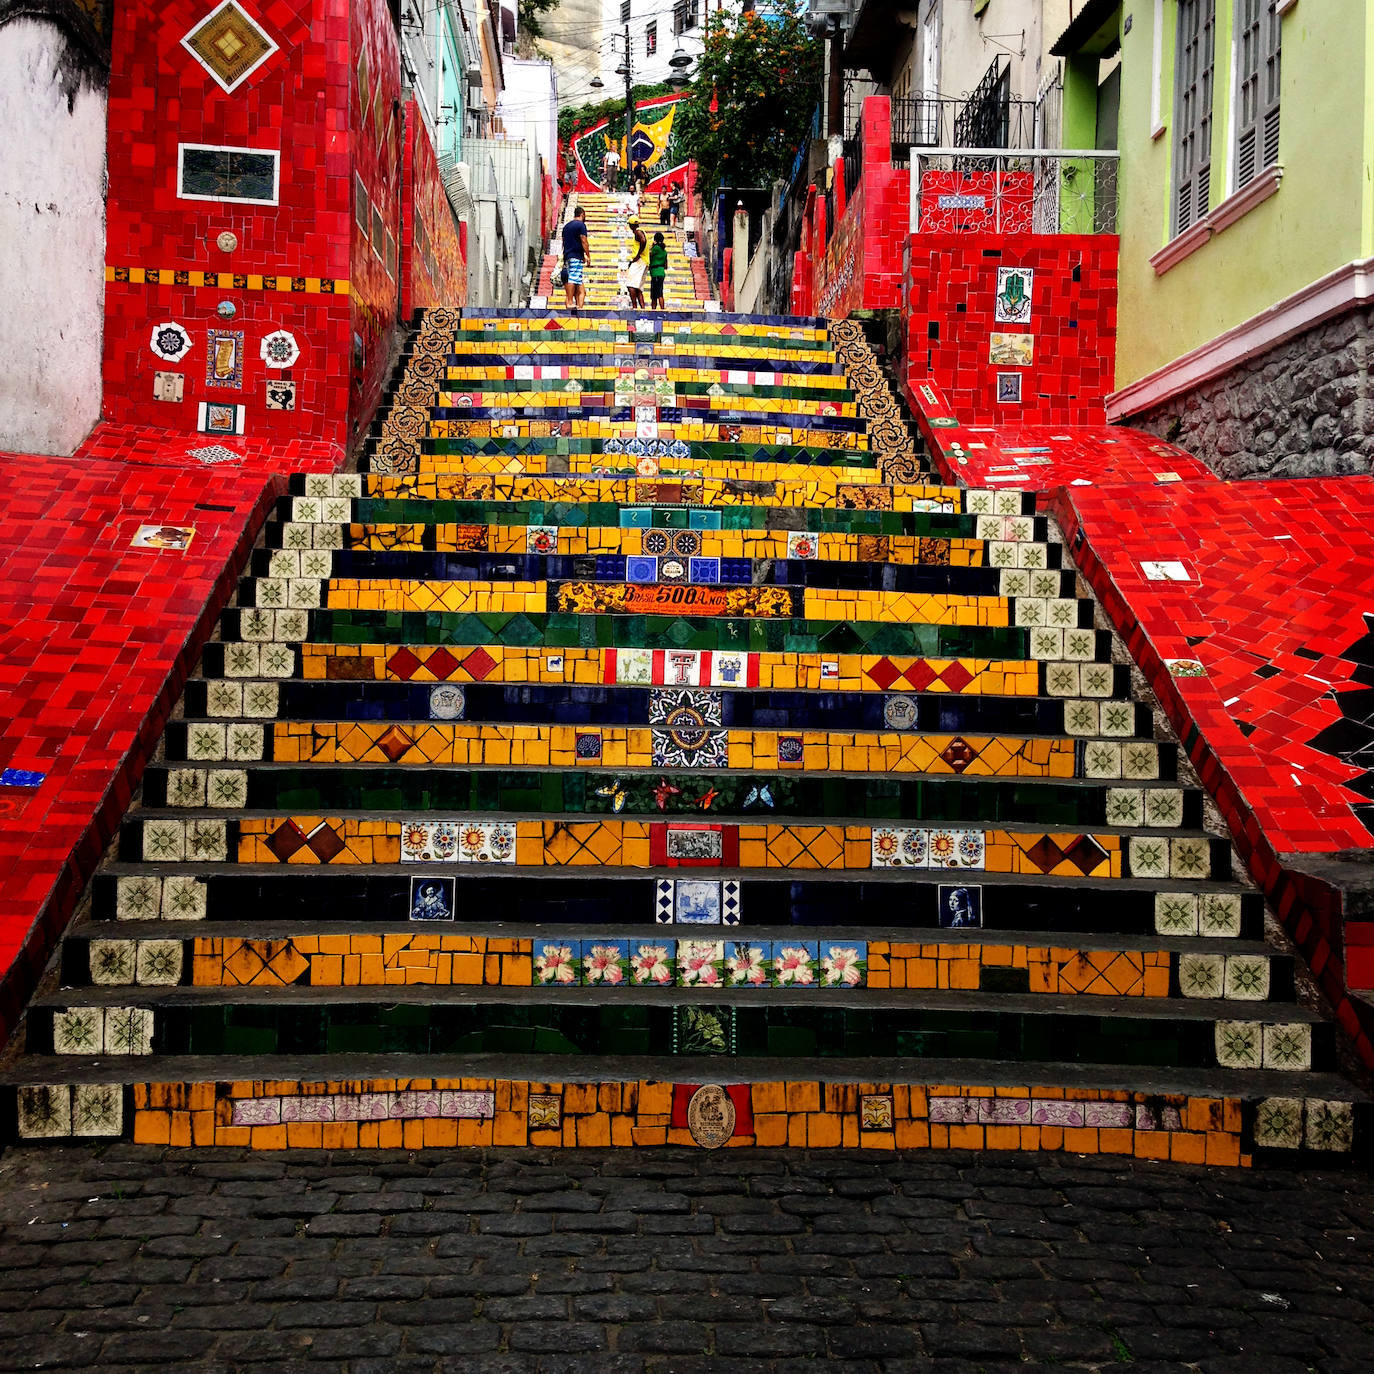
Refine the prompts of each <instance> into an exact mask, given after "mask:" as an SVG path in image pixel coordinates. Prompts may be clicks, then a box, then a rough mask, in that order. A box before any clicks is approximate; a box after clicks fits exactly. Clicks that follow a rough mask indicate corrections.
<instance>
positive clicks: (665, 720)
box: [167, 681, 1154, 758]
mask: <svg viewBox="0 0 1374 1374" xmlns="http://www.w3.org/2000/svg"><path fill="white" fill-rule="evenodd" d="M208 696H209V693H208V685H207V684H197V690H196V691H195V692H194V693H192V694H191V695H190V696H189V697H188V700H187V702H186V714H187V717H188V721H187V722H186V723H184V724H177V725H176V726H175V727H174V728H173V729H172V730H170V731H169V733H168V737H167V738H168V750H169V757H173V758H184V757H189V758H197V757H202V755H201V754H200V752H199V750H197V749H195V748H192V747H190V745H189V739H188V734H189V732H191V731H192V730H194V729H196V728H197V727H196V726H195V725H194V724H192V723H191V718H194V717H198V716H203V715H205V714H206V709H205V708H206V703H207V700H208ZM276 696H277V715H278V718H279V719H285V720H297V721H299V720H393V721H410V722H419V721H424V720H429V719H431V718H432V706H433V705H439V706H440V709H441V710H442V711H444V712H445V714H448V713H452V714H453V715H456V716H459V717H461V719H462V720H464V721H467V722H469V723H478V722H482V723H487V722H502V723H505V724H511V725H515V724H523V725H593V724H600V725H660V726H662V725H668V724H671V723H672V719H673V717H674V713H675V712H676V713H678V716H679V718H681V719H683V720H685V719H686V717H685V716H683V715H682V714H681V713H682V712H683V711H684V710H685V711H688V712H692V711H696V712H700V713H701V715H702V719H703V722H704V723H705V724H710V725H714V726H718V727H724V728H727V729H728V728H731V727H734V728H737V729H745V728H750V727H757V728H761V729H788V728H791V729H799V730H800V729H807V728H810V729H820V728H824V729H826V730H829V731H831V732H837V731H850V730H854V731H881V730H894V731H903V732H905V731H912V730H915V731H945V732H958V733H963V732H964V731H972V732H974V733H978V734H986V733H989V732H992V731H1005V732H1007V733H1009V734H1010V733H1014V734H1016V735H1018V736H1019V735H1027V734H1029V735H1035V734H1047V735H1061V734H1063V733H1064V732H1065V731H1066V730H1067V729H1068V728H1069V726H1070V725H1071V724H1074V723H1075V718H1076V717H1078V716H1082V715H1084V707H1085V704H1084V702H1082V701H1081V700H1079V699H1077V698H1070V699H1067V700H1066V699H1063V698H1059V697H997V696H991V695H980V696H969V697H959V696H951V695H949V694H943V695H933V694H931V695H922V694H919V693H894V694H889V695H883V694H881V693H879V692H875V691H869V692H862V693H860V692H851V693H847V694H846V693H839V692H805V691H797V692H782V691H772V692H766V691H749V690H740V689H736V690H733V691H723V692H721V693H720V694H719V695H718V696H717V695H714V694H713V695H711V696H704V695H701V694H700V689H698V688H675V687H621V686H614V685H605V686H595V687H579V686H566V685H559V686H549V687H541V686H524V687H513V686H512V687H507V686H502V685H500V684H490V685H488V684H484V683H470V684H469V685H468V686H466V687H465V688H464V689H463V693H462V697H461V699H459V698H456V697H453V694H451V693H449V694H445V695H442V696H441V697H440V699H439V701H438V702H436V701H435V698H434V691H433V688H432V687H431V686H429V685H428V684H425V683H404V682H372V683H359V682H295V681H285V682H282V683H280V684H278V685H277V690H276ZM451 698H452V699H451ZM450 699H451V700H450ZM444 702H449V703H450V704H449V705H448V706H447V707H445V706H444V705H443V703H444ZM1089 705H1091V706H1092V707H1094V708H1096V709H1095V710H1094V711H1091V712H1089V713H1088V714H1090V715H1092V716H1093V717H1094V719H1093V720H1092V727H1093V729H1094V731H1097V730H1105V731H1107V732H1109V737H1111V738H1116V739H1149V738H1150V737H1151V735H1152V732H1153V724H1154V723H1153V719H1152V717H1151V714H1150V712H1149V709H1148V708H1147V707H1145V706H1143V705H1141V704H1139V703H1134V702H1129V701H1123V702H1105V703H1101V704H1099V703H1096V702H1092V703H1089ZM1103 707H1105V708H1106V709H1103ZM200 725H201V726H203V727H204V728H206V729H209V730H213V731H219V729H220V727H219V726H218V725H217V724H215V723H214V722H203V721H202V722H200ZM248 728H250V729H254V730H257V729H260V728H261V727H259V726H256V725H252V726H249V727H248Z"/></svg>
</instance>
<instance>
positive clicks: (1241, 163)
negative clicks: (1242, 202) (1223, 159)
mask: <svg viewBox="0 0 1374 1374" xmlns="http://www.w3.org/2000/svg"><path fill="white" fill-rule="evenodd" d="M1275 9H1276V5H1275V0H1236V47H1235V51H1236V185H1235V189H1236V190H1237V191H1239V190H1240V189H1241V188H1242V187H1243V186H1247V185H1249V183H1250V182H1251V181H1253V180H1254V179H1255V177H1256V176H1258V175H1259V173H1260V172H1262V171H1264V169H1265V168H1266V167H1272V166H1273V165H1274V164H1275V163H1276V162H1277V161H1278V160H1279V84H1280V82H1279V77H1280V59H1281V53H1280V51H1279V48H1280V35H1281V30H1282V25H1281V22H1280V18H1279V16H1278V14H1276V13H1275Z"/></svg>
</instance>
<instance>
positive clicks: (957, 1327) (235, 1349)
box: [0, 1145, 1374, 1374]
mask: <svg viewBox="0 0 1374 1374" xmlns="http://www.w3.org/2000/svg"><path fill="white" fill-rule="evenodd" d="M1372 1210H1374V1204H1372V1203H1371V1198H1370V1194H1369V1190H1368V1188H1367V1181H1366V1180H1365V1179H1364V1178H1363V1177H1362V1176H1361V1175H1359V1174H1356V1173H1334V1172H1333V1173H1321V1172H1314V1171H1310V1170H1309V1171H1304V1172H1292V1173H1288V1172H1282V1171H1274V1170H1269V1171H1265V1172H1257V1173H1243V1172H1239V1171H1218V1170H1212V1171H1203V1170H1201V1169H1191V1168H1180V1167H1177V1166H1168V1165H1152V1164H1148V1163H1141V1162H1136V1163H1131V1162H1119V1161H1112V1160H1107V1159H1086V1158H1074V1157H1069V1158H1066V1159H1056V1158H1051V1157H1048V1156H1042V1157H1034V1156H1020V1155H1002V1156H988V1155H983V1156H977V1155H973V1154H968V1153H961V1152H950V1153H948V1154H947V1155H944V1156H942V1157H940V1158H933V1157H930V1156H896V1155H894V1156H891V1157H887V1158H884V1159H881V1160H877V1161H875V1160H874V1158H873V1157H872V1155H865V1156H864V1157H859V1156H858V1155H857V1153H853V1154H851V1153H840V1152H836V1153H807V1152H793V1153H789V1154H784V1153H782V1152H776V1153H775V1152H768V1151H759V1152H747V1153H746V1152H739V1153H729V1152H723V1153H716V1154H712V1153H707V1152H693V1153H688V1152H684V1151H667V1152H663V1153H653V1154H646V1153H636V1154H635V1155H633V1156H631V1155H629V1154H626V1153H624V1152H621V1153H612V1152H592V1151H588V1152H579V1153H577V1154H560V1155H555V1154H552V1153H543V1152H533V1151H522V1152H520V1153H518V1154H516V1153H513V1152H506V1153H503V1152H500V1151H494V1152H486V1153H481V1152H470V1153H457V1152H427V1153H426V1154H425V1155H424V1156H423V1157H421V1156H408V1155H405V1154H400V1153H387V1154H368V1153H358V1152H355V1153H353V1154H351V1155H348V1156H347V1157H342V1156H336V1157H333V1158H331V1157H328V1156H323V1157H322V1156H319V1155H315V1154H312V1155H310V1156H309V1157H305V1156H292V1155H289V1154H287V1155H259V1156H257V1157H252V1158H250V1157H247V1156H246V1154H244V1153H240V1152H232V1151H197V1152H194V1153H190V1152H176V1153H167V1152H163V1151H159V1150H150V1149H146V1148H137V1147H132V1146H127V1145H111V1146H107V1147H104V1148H100V1147H88V1148H52V1149H36V1148H35V1149H13V1150H10V1151H8V1152H7V1153H6V1154H5V1156H4V1157H3V1160H2V1161H0V1310H3V1316H0V1331H2V1332H3V1340H2V1341H0V1367H3V1368H5V1369H33V1368H51V1367H59V1366H61V1367H83V1368H95V1367H102V1368H103V1367H106V1366H110V1365H126V1366H132V1367H137V1368H152V1367H157V1366H174V1367H178V1368H195V1369H198V1370H201V1369H219V1370H233V1371H248V1370H256V1369H259V1368H265V1367H267V1366H269V1365H270V1366H271V1367H272V1368H274V1369H281V1368H283V1366H291V1365H297V1366H298V1367H300V1368H309V1369H311V1370H322V1369H339V1370H348V1371H350V1374H364V1371H378V1372H380V1371H393V1370H394V1371H403V1370H404V1371H411V1370H415V1371H419V1370H462V1371H491V1372H492V1374H495V1371H498V1370H499V1371H541V1372H542V1371H550V1374H552V1371H560V1370H567V1371H572V1370H583V1369H585V1370H596V1371H598V1374H601V1372H602V1371H614V1370H631V1369H634V1370H638V1369H649V1370H654V1371H662V1372H663V1374H667V1371H675V1372H676V1371H682V1372H683V1374H685V1372H686V1371H690V1370H694V1369H699V1368H705V1367H707V1366H709V1367H710V1368H711V1369H712V1370H716V1371H730V1370H750V1371H760V1370H783V1369H790V1368H794V1367H800V1366H801V1363H802V1362H813V1363H814V1362H815V1361H817V1360H832V1361H844V1362H845V1365H846V1368H847V1369H848V1370H853V1371H859V1370H878V1369H882V1370H886V1371H893V1372H894V1374H896V1371H916V1370H928V1369H929V1370H939V1371H949V1372H950V1374H955V1372H956V1371H974V1370H978V1369H991V1368H999V1367H1005V1366H1008V1365H1013V1364H1015V1365H1018V1366H1019V1367H1020V1368H1022V1369H1033V1368H1037V1367H1044V1368H1049V1367H1054V1368H1063V1367H1070V1368H1076V1369H1102V1368H1109V1367H1115V1366H1116V1365H1118V1364H1122V1363H1130V1364H1133V1365H1134V1367H1135V1368H1136V1369H1138V1370H1142V1371H1143V1370H1147V1369H1148V1370H1155V1369H1159V1370H1164V1369H1169V1370H1182V1369H1185V1368H1195V1369H1200V1370H1203V1371H1206V1374H1223V1371H1244V1374H1258V1372H1260V1371H1266V1372H1268V1374H1287V1371H1293V1374H1300V1371H1305V1370H1320V1371H1324V1374H1337V1371H1352V1372H1353V1371H1356V1370H1367V1369H1368V1368H1369V1367H1370V1365H1369V1358H1368V1350H1369V1339H1370V1335H1371V1330H1372V1329H1374V1321H1371V1302H1374V1274H1371V1268H1370V1251H1371V1247H1372V1245H1374V1239H1372V1238H1371V1233H1370V1229H1369V1218H1370V1214H1371V1211H1372Z"/></svg>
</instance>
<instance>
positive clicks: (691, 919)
mask: <svg viewBox="0 0 1374 1374" xmlns="http://www.w3.org/2000/svg"><path fill="white" fill-rule="evenodd" d="M673 919H674V920H675V921H676V922H677V923H678V924H679V925H692V926H718V925H719V924H720V884H719V883H718V882H703V881H702V880H701V879H697V878H679V879H678V880H677V887H676V904H675V908H674V913H673Z"/></svg>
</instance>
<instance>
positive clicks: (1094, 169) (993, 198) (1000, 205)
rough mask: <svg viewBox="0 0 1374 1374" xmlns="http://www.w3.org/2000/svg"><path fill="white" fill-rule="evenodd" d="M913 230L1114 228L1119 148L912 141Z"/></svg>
mask: <svg viewBox="0 0 1374 1374" xmlns="http://www.w3.org/2000/svg"><path fill="white" fill-rule="evenodd" d="M910 156H911V169H910V170H911V218H910V229H911V232H912V233H913V234H915V233H981V234H987V233H999V234H1017V233H1020V234H1029V233H1034V234H1114V233H1116V201H1117V185H1116V182H1117V166H1118V160H1119V158H1120V154H1119V153H1116V152H1104V151H1100V150H1096V149H1086V150H1085V149H1073V148H1070V149H1055V150H1053V151H1049V150H1040V149H1037V150H1033V151H1026V152H1008V151H1007V150H1006V149H1002V148H954V147H945V148H912V149H911V154H910Z"/></svg>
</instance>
